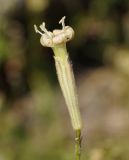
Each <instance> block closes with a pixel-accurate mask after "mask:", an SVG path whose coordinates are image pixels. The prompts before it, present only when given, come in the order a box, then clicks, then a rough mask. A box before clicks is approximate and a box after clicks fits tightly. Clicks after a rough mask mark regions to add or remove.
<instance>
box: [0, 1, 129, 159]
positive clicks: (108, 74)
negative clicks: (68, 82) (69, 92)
mask: <svg viewBox="0 0 129 160" xmlns="http://www.w3.org/2000/svg"><path fill="white" fill-rule="evenodd" d="M64 15H65V16H66V17H67V19H66V24H67V25H70V26H72V27H73V28H74V30H75V38H74V39H73V41H71V42H70V43H69V44H68V51H69V54H70V58H71V59H72V64H73V69H74V73H75V77H76V82H77V88H78V97H79V104H80V110H81V113H82V119H83V133H82V138H83V141H82V160H86V159H87V160H128V159H129V1H128V0H0V160H72V159H74V132H73V130H72V127H71V123H70V118H69V115H68V112H67V108H66V105H65V102H64V98H63V96H62V94H61V91H60V88H59V84H58V82H57V77H56V71H55V66H54V60H53V53H52V50H51V49H50V48H43V47H42V46H41V44H40V42H39V39H40V35H38V34H36V33H35V32H34V28H33V25H34V24H37V25H40V24H41V23H42V22H43V21H45V22H46V24H47V28H48V29H49V30H53V29H55V28H60V27H61V26H60V25H59V24H58V21H59V20H60V19H61V17H63V16H64Z"/></svg>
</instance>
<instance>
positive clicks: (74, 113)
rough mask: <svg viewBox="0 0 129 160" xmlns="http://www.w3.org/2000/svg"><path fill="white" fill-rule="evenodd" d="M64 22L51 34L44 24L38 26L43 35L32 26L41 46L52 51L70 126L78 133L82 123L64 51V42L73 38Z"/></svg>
mask: <svg viewBox="0 0 129 160" xmlns="http://www.w3.org/2000/svg"><path fill="white" fill-rule="evenodd" d="M64 20H65V16H64V17H63V18H62V19H61V20H60V21H59V24H62V29H58V30H57V29H55V30H53V32H50V31H48V30H47V29H46V27H45V22H43V23H42V24H41V25H40V28H41V30H42V31H43V32H44V33H42V32H40V31H39V30H38V28H37V26H36V25H34V28H35V31H36V33H39V34H40V35H41V39H40V42H41V44H42V45H43V46H45V47H51V48H52V49H53V52H54V59H55V66H56V71H57V77H58V81H59V84H60V87H61V90H62V93H63V96H64V98H65V102H66V104H67V107H68V111H69V114H70V117H71V121H72V126H73V128H74V129H75V130H77V131H80V130H81V127H82V123H81V116H80V111H79V106H78V98H77V92H76V85H75V79H74V75H73V70H72V66H71V63H70V61H69V55H68V52H67V49H66V42H68V41H70V40H71V39H72V38H73V37H74V30H73V29H72V28H71V27H70V26H65V23H64Z"/></svg>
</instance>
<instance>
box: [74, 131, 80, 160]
mask: <svg viewBox="0 0 129 160" xmlns="http://www.w3.org/2000/svg"><path fill="white" fill-rule="evenodd" d="M75 132H76V137H75V160H80V158H81V130H76V131H75Z"/></svg>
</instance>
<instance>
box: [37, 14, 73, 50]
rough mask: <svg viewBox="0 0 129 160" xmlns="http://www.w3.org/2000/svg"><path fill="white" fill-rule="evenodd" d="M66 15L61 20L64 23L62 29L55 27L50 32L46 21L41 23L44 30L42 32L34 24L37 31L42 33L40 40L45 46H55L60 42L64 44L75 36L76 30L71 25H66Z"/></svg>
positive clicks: (60, 22)
mask: <svg viewBox="0 0 129 160" xmlns="http://www.w3.org/2000/svg"><path fill="white" fill-rule="evenodd" d="M65 18H66V17H65V16H64V17H63V18H62V19H61V20H60V21H59V24H62V29H55V30H53V32H50V31H48V30H47V29H46V27H45V22H43V23H42V24H41V25H40V29H41V30H42V31H43V32H44V33H42V32H40V31H39V30H38V28H37V26H36V25H34V28H35V31H36V33H39V34H40V35H41V39H40V42H41V44H42V45H43V46H44V47H52V48H53V47H54V46H57V45H60V44H64V43H66V42H68V41H70V40H71V39H72V38H73V37H74V30H73V29H72V27H70V26H65V23H64V20H65Z"/></svg>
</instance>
